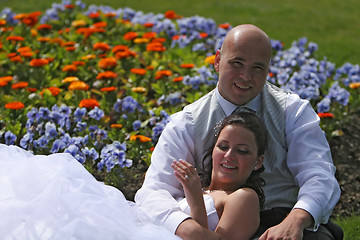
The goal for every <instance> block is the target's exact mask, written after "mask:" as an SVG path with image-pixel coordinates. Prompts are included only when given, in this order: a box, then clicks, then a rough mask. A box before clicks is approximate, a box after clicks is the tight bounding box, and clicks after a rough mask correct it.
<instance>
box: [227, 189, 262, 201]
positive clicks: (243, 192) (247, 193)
mask: <svg viewBox="0 0 360 240" xmlns="http://www.w3.org/2000/svg"><path fill="white" fill-rule="evenodd" d="M229 196H231V198H237V199H240V198H241V199H242V201H243V200H247V201H254V202H255V203H257V204H259V203H258V202H259V198H258V195H257V193H256V191H255V190H254V189H252V188H249V187H243V188H239V189H238V190H236V191H234V192H232V193H231V194H230V195H229Z"/></svg>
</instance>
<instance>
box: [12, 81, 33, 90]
mask: <svg viewBox="0 0 360 240" xmlns="http://www.w3.org/2000/svg"><path fill="white" fill-rule="evenodd" d="M27 86H29V83H28V82H18V83H14V84H13V85H12V86H11V88H12V89H23V88H26V87H27Z"/></svg>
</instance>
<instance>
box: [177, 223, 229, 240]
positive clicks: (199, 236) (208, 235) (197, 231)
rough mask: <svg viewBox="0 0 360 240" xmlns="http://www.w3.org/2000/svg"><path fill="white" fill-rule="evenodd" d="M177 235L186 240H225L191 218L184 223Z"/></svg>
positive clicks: (178, 229)
mask: <svg viewBox="0 0 360 240" xmlns="http://www.w3.org/2000/svg"><path fill="white" fill-rule="evenodd" d="M175 234H176V235H177V236H179V237H181V238H182V239H184V240H223V239H222V238H221V236H220V235H219V234H217V233H215V232H212V231H210V230H209V229H206V228H204V227H202V226H200V224H198V223H197V222H196V221H195V220H193V219H191V218H189V219H186V220H185V221H183V222H182V223H181V224H180V225H179V227H178V228H177V229H176V232H175Z"/></svg>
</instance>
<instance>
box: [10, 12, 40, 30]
mask: <svg viewBox="0 0 360 240" xmlns="http://www.w3.org/2000/svg"><path fill="white" fill-rule="evenodd" d="M40 15H41V12H39V11H37V12H32V13H27V14H25V13H21V14H18V15H16V16H15V17H14V19H17V20H21V21H22V22H23V23H24V24H26V25H28V26H30V27H33V26H35V25H36V23H37V22H38V17H39V16H40Z"/></svg>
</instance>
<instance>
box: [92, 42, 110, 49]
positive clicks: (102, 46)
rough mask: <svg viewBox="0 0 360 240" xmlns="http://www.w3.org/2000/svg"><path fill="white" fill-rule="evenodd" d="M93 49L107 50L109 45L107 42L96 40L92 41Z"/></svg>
mask: <svg viewBox="0 0 360 240" xmlns="http://www.w3.org/2000/svg"><path fill="white" fill-rule="evenodd" d="M93 50H102V51H109V50H110V46H109V44H107V43H104V42H98V43H94V45H93Z"/></svg>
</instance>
